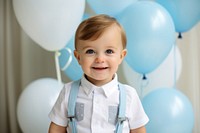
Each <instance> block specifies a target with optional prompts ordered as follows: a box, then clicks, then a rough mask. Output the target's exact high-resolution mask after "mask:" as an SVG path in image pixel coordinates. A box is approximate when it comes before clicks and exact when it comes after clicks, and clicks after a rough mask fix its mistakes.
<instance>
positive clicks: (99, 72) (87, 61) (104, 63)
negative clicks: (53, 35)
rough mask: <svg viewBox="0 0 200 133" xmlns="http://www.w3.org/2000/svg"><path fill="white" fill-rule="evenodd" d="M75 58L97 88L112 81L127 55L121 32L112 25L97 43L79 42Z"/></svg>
mask: <svg viewBox="0 0 200 133" xmlns="http://www.w3.org/2000/svg"><path fill="white" fill-rule="evenodd" d="M74 54H75V57H76V58H77V60H78V62H79V64H80V65H81V67H82V69H83V71H84V73H85V74H86V76H87V79H88V80H89V81H90V82H92V83H93V84H95V85H97V86H101V85H103V84H105V83H108V82H109V81H111V80H112V78H113V76H114V74H115V73H116V72H117V69H118V66H119V64H120V63H121V62H122V60H123V59H124V57H125V55H126V50H125V49H123V45H122V40H121V34H120V30H119V28H118V27H117V26H116V25H112V26H111V27H109V28H108V29H106V31H104V33H103V34H102V36H100V37H99V38H98V39H97V40H95V41H89V40H87V41H82V40H80V41H79V44H78V45H77V50H75V51H74Z"/></svg>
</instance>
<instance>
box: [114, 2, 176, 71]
mask: <svg viewBox="0 0 200 133" xmlns="http://www.w3.org/2000/svg"><path fill="white" fill-rule="evenodd" d="M117 19H118V20H119V22H120V23H121V24H122V26H123V27H124V29H125V31H126V34H127V40H128V43H127V50H128V54H127V56H126V58H125V60H126V61H127V63H128V64H129V65H130V66H131V67H132V68H133V69H134V70H135V71H137V72H138V73H141V74H147V73H149V72H152V71H153V70H155V69H156V68H157V67H158V66H159V65H160V64H161V63H162V61H163V60H164V59H165V58H166V57H167V55H168V54H169V52H170V50H171V48H172V46H173V45H174V44H175V28H174V23H173V21H172V18H171V16H170V15H169V13H168V12H167V11H166V10H165V9H164V8H163V7H162V6H160V5H159V4H157V3H155V2H152V1H138V2H135V3H134V4H132V5H131V6H129V7H127V8H126V9H125V10H124V11H123V12H122V13H120V14H119V15H118V16H117Z"/></svg>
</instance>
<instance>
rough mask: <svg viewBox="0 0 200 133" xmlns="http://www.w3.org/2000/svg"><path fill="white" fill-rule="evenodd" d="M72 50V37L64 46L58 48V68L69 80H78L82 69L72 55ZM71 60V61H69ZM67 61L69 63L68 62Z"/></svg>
mask: <svg viewBox="0 0 200 133" xmlns="http://www.w3.org/2000/svg"><path fill="white" fill-rule="evenodd" d="M73 51H74V37H73V38H71V40H70V41H69V43H68V44H67V45H66V47H65V48H63V49H62V50H60V53H61V55H60V56H59V63H60V68H61V70H62V71H64V74H65V75H66V76H67V77H68V78H70V79H71V80H78V79H80V78H81V77H82V75H83V71H82V69H81V67H80V65H79V64H78V62H77V60H76V58H75V57H74V55H73ZM69 60H71V61H69ZM68 61H69V63H68Z"/></svg>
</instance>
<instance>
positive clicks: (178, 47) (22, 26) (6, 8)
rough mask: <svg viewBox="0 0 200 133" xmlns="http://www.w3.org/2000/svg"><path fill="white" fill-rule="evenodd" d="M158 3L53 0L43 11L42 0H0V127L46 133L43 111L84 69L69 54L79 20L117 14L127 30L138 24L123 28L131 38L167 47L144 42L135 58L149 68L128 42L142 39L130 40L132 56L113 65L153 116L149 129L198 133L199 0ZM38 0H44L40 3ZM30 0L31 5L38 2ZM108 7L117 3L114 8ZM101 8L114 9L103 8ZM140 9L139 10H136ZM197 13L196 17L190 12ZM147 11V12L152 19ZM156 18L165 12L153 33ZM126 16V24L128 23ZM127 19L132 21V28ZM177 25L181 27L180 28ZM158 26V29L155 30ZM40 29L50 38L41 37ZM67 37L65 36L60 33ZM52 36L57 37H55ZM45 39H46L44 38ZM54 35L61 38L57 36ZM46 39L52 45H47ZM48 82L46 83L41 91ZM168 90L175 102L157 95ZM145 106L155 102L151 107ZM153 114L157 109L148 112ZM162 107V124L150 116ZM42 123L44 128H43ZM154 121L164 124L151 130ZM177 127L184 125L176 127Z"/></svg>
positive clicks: (4, 131) (8, 132) (12, 132)
mask: <svg viewBox="0 0 200 133" xmlns="http://www.w3.org/2000/svg"><path fill="white" fill-rule="evenodd" d="M163 1H164V0H163ZM163 1H162V0H158V1H155V2H154V3H156V4H154V3H153V4H152V2H150V1H148V2H146V3H145V2H143V1H139V3H137V2H138V1H136V0H127V1H126V2H125V1H120V0H118V1H117V2H114V1H113V0H112V4H111V5H109V4H108V2H105V1H103V0H102V1H101V0H99V3H98V2H97V3H95V2H94V1H92V0H91V1H90V0H88V1H82V2H80V1H79V0H77V1H76V0H74V1H73V2H72V1H70V0H66V1H64V0H58V1H56V0H55V3H59V4H58V5H57V7H55V9H54V8H51V9H50V8H47V9H46V8H45V7H48V4H47V3H48V1H47V0H44V1H43V2H41V1H39V0H27V1H26V0H0V132H1V133H22V132H24V133H32V132H33V133H36V132H37V133H40V132H41V133H44V132H45V131H46V132H47V128H48V127H47V126H48V124H49V120H48V116H47V115H48V113H47V112H49V111H50V109H51V107H52V106H53V103H54V102H55V100H56V98H57V95H58V93H59V91H60V89H61V88H62V87H60V86H62V84H63V83H65V82H69V81H72V80H76V79H78V78H79V77H80V76H81V75H82V71H81V70H80V68H79V66H78V64H77V63H76V62H75V61H74V57H72V55H71V52H72V51H73V34H74V31H75V29H76V27H77V25H78V24H79V23H80V22H81V21H82V20H83V19H85V18H88V17H90V16H93V15H95V14H100V13H106V14H109V15H111V16H114V17H116V18H117V19H118V20H119V22H120V23H121V24H122V25H123V26H124V27H125V30H126V31H127V27H128V29H129V28H130V27H131V28H130V29H135V27H134V26H137V27H140V25H141V27H140V29H139V30H135V32H133V33H131V32H132V31H131V30H130V31H129V30H128V31H127V36H128V40H129V36H131V35H132V36H134V35H135V36H137V38H141V40H146V41H147V42H148V43H149V46H151V43H150V42H151V41H155V42H156V43H157V42H158V44H160V43H162V44H165V43H166V45H167V46H168V47H165V48H163V47H161V48H160V49H158V47H159V46H158V45H156V46H154V47H153V46H151V48H152V49H150V48H149V49H148V48H147V51H146V52H145V53H143V54H142V55H141V57H140V58H137V59H136V60H135V61H136V62H139V63H141V64H142V63H146V62H147V61H149V60H150V61H151V63H150V64H148V65H147V66H148V68H142V67H141V66H140V65H138V64H136V63H135V64H134V63H132V62H134V61H131V60H130V59H132V58H133V57H135V56H136V55H134V53H137V51H138V50H137V51H134V50H135V49H134V48H135V47H133V46H132V45H131V44H140V42H134V40H132V42H131V41H130V45H129V44H128V48H127V49H128V51H129V53H128V55H130V56H129V57H127V59H126V60H125V61H124V62H123V63H122V65H121V66H120V68H119V71H118V75H119V80H120V81H121V82H123V83H127V84H129V85H131V86H133V87H134V88H136V90H137V91H138V94H139V95H140V96H141V100H142V102H143V105H144V107H145V110H146V111H147V114H148V113H149V117H150V120H151V119H152V122H151V123H149V125H147V133H157V132H158V133H169V132H170V133H199V132H200V126H199V125H200V115H199V114H200V102H199V101H200V23H199V19H200V11H199V10H200V2H199V0H191V1H189V3H190V4H191V5H195V6H194V7H192V6H191V5H190V4H188V3H187V2H186V0H177V3H172V1H171V0H169V3H167V2H163ZM166 1H167V0H166ZM31 2H32V3H31ZM45 2H46V5H45ZM120 2H121V3H120ZM140 2H141V3H140ZM178 2H179V3H178ZM40 3H41V6H39V4H40ZM49 3H51V5H50V6H52V7H53V5H56V4H55V3H54V4H53V2H49ZM116 3H118V4H116ZM122 3H123V4H122ZM136 3H137V4H136ZM171 3H172V4H178V5H180V6H182V7H178V6H177V8H173V10H172V9H171V10H170V8H169V7H170V4H171ZM184 3H185V4H184ZM65 4H66V5H65ZM67 4H68V5H67ZM158 4H159V5H158ZM31 5H35V7H34V6H31ZM61 5H62V6H61ZM69 5H70V6H71V8H70V7H69ZM95 5H99V6H95ZM122 5H124V6H122ZM136 5H137V6H136ZM187 5H188V6H189V9H188V10H189V11H187V12H184V13H183V12H182V11H183V10H187V8H188V7H187ZM64 6H66V7H69V8H65V7H64ZM109 6H110V7H109ZM131 6H132V7H131ZM111 7H114V8H113V9H112V8H111ZM130 7H131V8H130ZM148 7H149V8H148ZM37 8H39V9H40V8H45V9H46V10H43V9H41V10H39V9H37ZM62 8H64V9H62ZM105 8H106V9H112V10H105ZM122 8H123V9H122ZM182 8H183V9H182ZM29 9H30V10H31V9H32V11H30V12H29ZM120 9H121V10H120ZM133 9H134V10H133ZM147 9H149V10H147ZM168 9H169V10H168ZM175 9H177V10H175ZM192 9H194V10H192ZM197 9H198V10H197ZM26 10H27V12H26ZM49 10H50V11H49ZM141 10H143V11H142V12H140V11H141ZM40 11H41V14H43V13H44V16H42V15H41V14H40ZM48 11H49V12H48ZM51 11H52V12H53V11H56V12H58V13H63V12H64V14H62V15H60V16H59V15H56V14H54V13H52V12H51ZM59 11H60V12H59ZM150 11H152V13H155V12H159V13H160V15H156V14H155V15H154V14H153V15H152V14H151V13H150ZM170 11H172V13H174V12H175V11H177V12H176V13H174V14H175V17H177V18H175V19H174V18H173V14H170V13H171V12H170ZM130 12H133V13H135V15H134V14H130ZM138 12H140V13H138ZM23 13H24V14H23ZM28 13H30V14H28ZM34 13H35V14H37V15H39V16H40V15H41V16H42V18H44V20H43V21H36V19H35V18H34V17H35V16H34V15H33V14H34ZM45 13H46V14H45ZM65 14H66V17H65V18H66V19H64V20H63V18H62V17H64V15H65ZM69 14H71V15H69ZM195 14H197V15H196V16H195ZM26 15H27V16H26ZM52 15H55V16H57V17H56V18H54V19H56V21H55V22H54V21H53V22H52V21H51V20H52V19H49V16H52ZM67 15H68V16H67ZM138 15H140V18H143V17H144V18H145V19H146V22H148V21H149V22H148V23H147V24H149V25H148V26H149V27H150V28H148V27H147V28H146V25H147V24H146V23H144V22H143V21H142V19H141V21H140V22H139V21H138V22H137V21H136V18H137V17H138ZM145 15H148V16H150V17H149V19H148V17H147V16H145ZM28 16H29V17H28ZM156 16H161V18H162V20H161V18H159V19H158V22H157V25H159V26H157V27H159V30H158V31H157V30H154V29H153V28H154V27H153V25H151V24H152V23H153V22H152V20H151V18H154V17H156ZM171 16H172V17H171ZM134 17H135V18H134ZM163 17H164V19H163ZM179 17H180V18H179ZM195 17H198V18H195ZM131 18H132V19H131ZM38 19H39V17H38ZM45 19H46V20H45ZM129 19H130V20H129ZM145 19H144V20H145ZM155 19H156V18H155ZM179 19H180V20H179ZM193 19H194V21H193ZM59 20H63V23H61V22H59ZM35 21H36V22H35ZM127 21H128V22H129V23H128V24H127V23H126V22H127ZM186 21H188V22H186ZM50 22H52V23H51V24H52V25H50V24H48V23H50ZM159 22H160V23H159ZM184 22H185V23H186V24H185V23H184ZM35 23H36V25H35ZM65 23H66V25H65ZM130 23H133V24H134V25H133V26H130ZM179 23H180V24H179ZM38 25H39V26H38ZM180 25H181V26H182V27H178V26H180ZM37 26H38V27H37ZM45 26H46V27H45ZM43 27H44V29H43ZM57 27H58V28H57ZM37 28H38V30H37ZM145 28H146V29H145ZM49 29H51V30H49ZM55 29H59V30H55ZM65 29H70V31H71V32H70V33H69V32H68V31H67V30H65ZM43 30H46V32H47V33H45V32H44V31H43ZM144 30H146V31H148V32H145V34H143V33H141V34H140V35H138V34H137V33H140V31H144ZM66 31H67V32H66ZM129 32H130V34H131V35H130V34H129ZM155 32H157V33H156V34H155V35H154V33H155ZM43 33H44V34H43ZM50 33H52V34H50ZM171 33H172V34H171ZM45 34H46V35H47V36H42V35H45ZM148 34H151V35H154V36H155V38H160V40H159V39H158V40H151V38H153V36H150V35H148ZM180 35H181V37H182V38H181V37H180ZM65 36H68V37H66V38H65ZM178 36H179V38H178ZM48 37H49V38H48ZM56 37H57V38H58V40H56V39H55V38H56ZM59 37H60V38H59ZM62 37H63V38H62ZM145 37H146V38H145ZM40 38H44V40H40ZM155 38H154V39H155ZM45 39H46V40H45ZM49 40H50V42H48V41H49ZM59 40H62V41H61V42H59ZM130 40H131V39H130ZM63 42H65V43H63ZM147 42H146V43H147ZM49 43H50V45H48V44H49ZM56 43H57V44H60V45H57V44H56ZM141 45H143V42H141ZM145 47H146V46H145ZM132 50H133V51H132ZM157 50H160V51H159V52H158V54H157V55H155V57H151V58H150V59H147V61H145V60H144V62H142V61H141V60H142V59H143V56H144V55H145V54H147V57H148V56H149V55H152V54H153V53H156V51H157ZM141 51H144V50H141ZM139 52H140V51H139ZM148 54H149V55H148ZM132 56H133V57H132ZM161 57H162V58H161ZM156 61H159V62H156ZM152 62H153V64H152ZM150 67H151V69H150ZM46 84H47V86H46ZM45 87H46V88H47V89H44V88H45ZM166 88H167V89H169V90H170V89H171V90H172V89H173V90H177V91H176V92H165V94H166V97H168V96H169V97H170V96H171V97H172V99H173V98H174V99H176V98H178V99H179V102H178V103H177V102H176V101H172V99H168V98H163V99H162V100H159V98H162V97H159V96H162V93H161V91H159V89H166ZM54 89H55V90H54ZM154 91H157V93H153V92H154ZM151 92H152V93H151ZM164 97H165V96H164ZM153 98H155V99H156V98H157V99H156V101H157V103H155V101H154V100H155V99H153ZM170 100H171V101H170ZM165 103H167V104H166V106H165V107H164V109H169V111H168V112H167V115H166V114H164V113H163V111H164V110H160V106H161V105H165ZM46 104H48V106H47V107H46V106H45V105H46ZM150 105H154V106H153V107H151V106H150ZM172 105H175V107H174V106H173V107H172ZM190 105H191V106H190ZM149 106H150V107H149ZM45 107H46V108H45ZM153 109H155V110H157V111H155V110H153ZM174 109H175V113H174ZM159 111H160V112H159ZM154 112H155V113H157V114H153V113H154ZM159 113H160V114H161V115H162V116H160V120H162V119H163V121H165V123H161V125H158V124H160V123H158V121H157V120H156V119H154V118H155V115H158V114H159ZM43 115H44V116H45V118H44V119H45V121H43ZM163 115H165V116H163ZM167 118H170V119H167ZM40 121H41V123H40ZM172 121H173V122H174V123H173V124H174V125H175V126H173V127H172V126H171V125H170V123H171V122H172ZM37 123H38V124H39V125H37ZM177 123H179V125H178V124H177ZM176 124H177V125H176ZM155 125H157V127H155ZM165 126H166V127H168V130H167V129H162V127H165ZM43 127H44V129H41V128H43ZM159 127H160V128H161V129H155V128H159ZM184 127H185V128H184ZM180 128H182V130H179V129H180ZM182 131H186V132H182Z"/></svg>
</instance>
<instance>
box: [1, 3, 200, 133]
mask: <svg viewBox="0 0 200 133" xmlns="http://www.w3.org/2000/svg"><path fill="white" fill-rule="evenodd" d="M177 45H178V47H179V48H180V51H181V55H182V61H183V64H182V73H181V76H180V78H179V80H178V81H177V88H178V89H180V90H181V91H182V92H183V93H184V94H185V95H186V96H187V97H188V98H189V99H190V101H191V103H192V105H193V108H194V113H195V127H194V131H193V133H199V132H200V127H199V126H198V125H200V116H199V113H200V105H199V101H200V98H199V96H200V59H199V58H200V46H199V45H200V24H198V25H196V26H195V27H194V28H192V29H191V30H190V31H188V32H186V33H183V38H182V39H179V40H177ZM119 73H120V70H119ZM44 77H51V78H56V70H55V61H54V53H53V52H49V51H46V50H44V49H43V48H41V47H40V46H39V45H37V44H36V43H35V42H34V41H33V40H31V39H30V38H29V36H27V35H26V33H25V32H24V31H23V29H21V27H20V25H19V23H18V22H17V19H16V17H15V14H14V11H13V7H12V0H1V1H0V123H1V124H0V132H1V133H21V132H22V131H21V130H20V127H19V124H18V122H17V115H16V112H17V100H18V98H19V96H20V94H21V93H22V91H23V90H24V89H25V88H26V86H27V85H28V84H30V83H31V82H32V81H34V80H36V79H39V78H44ZM62 78H63V82H68V81H69V79H68V78H67V77H66V76H65V75H62ZM120 80H122V81H123V80H124V79H123V77H122V78H121V79H120ZM125 82H126V81H125Z"/></svg>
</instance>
